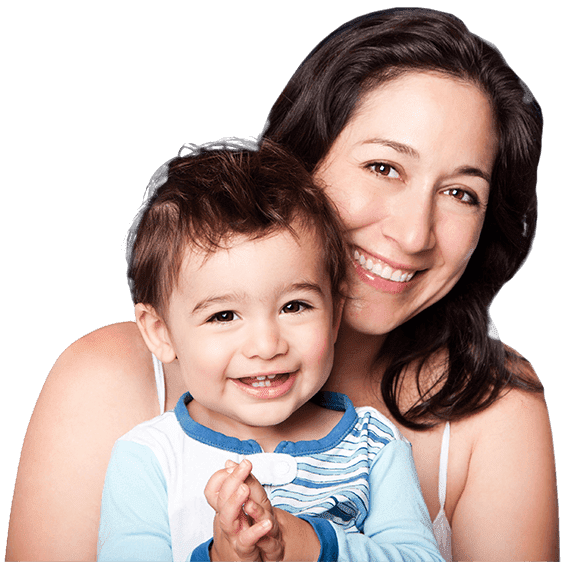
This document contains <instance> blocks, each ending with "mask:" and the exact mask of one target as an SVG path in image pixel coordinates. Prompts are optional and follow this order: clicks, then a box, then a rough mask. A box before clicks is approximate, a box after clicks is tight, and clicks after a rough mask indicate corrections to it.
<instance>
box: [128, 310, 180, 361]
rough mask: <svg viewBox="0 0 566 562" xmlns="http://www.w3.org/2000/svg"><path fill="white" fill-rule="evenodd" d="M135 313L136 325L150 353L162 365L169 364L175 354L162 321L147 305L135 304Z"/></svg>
mask: <svg viewBox="0 0 566 562" xmlns="http://www.w3.org/2000/svg"><path fill="white" fill-rule="evenodd" d="M135 311H136V324H137V325H138V328H139V330H140V332H141V335H142V337H143V339H144V341H145V344H146V345H147V347H148V348H149V350H150V351H151V353H153V355H155V356H156V357H157V358H158V359H159V360H160V361H161V362H162V363H171V361H173V360H174V359H175V358H176V357H177V354H176V353H175V348H174V347H173V342H172V341H171V336H170V334H169V330H168V329H167V325H166V324H165V322H164V320H163V319H162V318H161V316H159V314H157V311H156V310H155V309H154V308H153V306H150V305H148V304H143V303H138V304H136V307H135Z"/></svg>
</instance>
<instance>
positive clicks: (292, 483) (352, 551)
mask: <svg viewBox="0 0 566 562" xmlns="http://www.w3.org/2000/svg"><path fill="white" fill-rule="evenodd" d="M190 400H191V397H190V395H189V394H188V393H187V394H185V395H184V396H183V397H181V399H180V400H179V402H178V404H177V406H176V408H175V410H174V411H172V412H167V413H165V414H163V415H162V416H159V417H157V418H155V419H153V420H150V421H147V422H145V423H142V424H140V425H139V426H137V427H135V428H134V429H133V430H132V431H130V432H129V433H127V434H126V435H125V436H123V437H122V438H120V439H119V440H118V441H117V442H116V445H115V447H114V450H113V453H112V458H111V461H110V464H109V467H108V472H107V476H106V482H105V488H104V494H103V500H102V508H101V523H100V533H99V560H175V561H177V560H208V546H209V544H210V541H211V536H212V527H213V519H214V511H213V510H212V508H211V507H210V506H209V505H208V503H207V502H206V499H205V497H204V488H205V486H206V483H207V482H208V480H209V478H210V477H211V476H212V474H213V473H214V472H216V471H217V470H220V469H221V468H224V464H225V462H226V460H227V459H231V460H233V461H235V462H240V461H241V460H242V459H243V458H248V459H249V460H250V461H251V462H252V465H253V470H252V472H253V474H254V476H255V477H256V478H257V479H258V480H259V481H260V482H261V484H262V485H263V486H264V488H265V490H266V492H267V494H268V497H269V499H270V501H271V503H272V505H273V506H275V507H279V508H281V509H284V510H285V511H288V512H290V513H292V514H294V515H297V516H299V517H301V518H304V519H306V520H307V521H309V523H310V524H311V525H312V526H313V528H314V529H315V531H316V533H317V535H318V537H319V539H320V542H321V553H320V557H319V560H321V561H322V560H324V561H326V560H329V561H330V560H355V561H356V562H363V561H364V560H367V561H370V560H371V561H372V562H373V561H379V560H384V561H385V560H388V561H390V560H393V561H395V560H399V561H401V560H412V561H416V560H434V561H441V560H442V558H441V557H440V554H439V552H438V549H437V546H436V542H435V540H434V537H433V534H432V530H431V523H430V518H429V516H428V511H427V509H426V506H425V504H424V501H423V499H422V495H421V492H420V488H419V484H418V478H417V476H416V471H415V468H414V464H413V460H412V455H411V451H410V445H409V444H408V442H407V441H406V440H405V439H404V438H403V437H402V436H401V434H400V433H399V431H398V430H397V428H396V427H395V426H394V425H393V424H392V423H391V422H390V421H389V420H387V419H386V418H385V417H384V416H382V415H381V414H380V413H379V412H377V411H376V410H375V409H373V408H354V407H353V405H352V403H351V402H350V400H349V399H348V398H347V397H346V396H344V395H342V394H336V393H330V392H321V393H319V394H318V395H317V396H316V397H315V399H314V400H316V401H317V403H318V404H319V405H321V406H323V407H325V408H329V409H332V410H338V411H344V415H343V416H342V418H341V419H340V421H339V422H338V424H337V425H336V426H335V427H334V428H333V429H332V431H331V432H330V433H329V434H328V435H326V436H325V437H324V438H322V439H320V440H317V441H299V442H296V443H294V442H289V441H283V442H281V443H279V445H278V446H277V448H276V449H275V451H274V452H273V453H264V452H263V451H262V449H261V447H260V446H259V444H258V443H257V442H256V441H253V440H247V441H241V440H239V439H236V438H234V437H228V436H226V435H223V434H220V433H218V432H216V431H214V430H211V429H209V428H206V427H204V426H202V425H200V424H198V423H197V422H195V421H194V420H193V419H192V418H191V417H190V415H189V413H188V411H187V407H186V404H187V403H188V402H189V401H190Z"/></svg>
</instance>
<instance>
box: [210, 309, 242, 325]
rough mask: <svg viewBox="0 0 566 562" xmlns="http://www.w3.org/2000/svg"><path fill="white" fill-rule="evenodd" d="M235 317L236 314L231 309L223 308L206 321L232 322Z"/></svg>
mask: <svg viewBox="0 0 566 562" xmlns="http://www.w3.org/2000/svg"><path fill="white" fill-rule="evenodd" d="M236 318H238V315H237V314H236V313H235V312H234V311H232V310H223V311H222V312H217V313H216V314H214V315H213V316H211V317H210V318H209V319H208V320H207V322H223V323H227V322H232V321H233V320H236Z"/></svg>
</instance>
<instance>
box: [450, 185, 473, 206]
mask: <svg viewBox="0 0 566 562" xmlns="http://www.w3.org/2000/svg"><path fill="white" fill-rule="evenodd" d="M443 193H444V194H446V195H450V197H453V198H454V199H457V200H458V201H462V203H466V204H467V205H477V204H478V200H477V198H476V197H474V196H473V195H472V194H471V193H468V192H467V191H464V190H463V189H457V188H455V187H453V188H450V189H447V190H446V191H443Z"/></svg>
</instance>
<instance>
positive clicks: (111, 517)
mask: <svg viewBox="0 0 566 562" xmlns="http://www.w3.org/2000/svg"><path fill="white" fill-rule="evenodd" d="M98 560H100V561H105V560H112V561H122V560H124V561H125V560H128V561H131V562H133V561H142V560H143V561H146V560H159V561H172V560H173V554H172V549H171V533H170V529H169V513H168V502H167V483H166V481H165V477H164V475H163V471H162V469H161V466H160V464H159V462H158V460H157V458H156V456H155V454H154V453H153V451H151V449H150V448H149V447H147V446H145V445H140V444H138V443H133V442H130V441H117V442H116V444H115V445H114V449H113V451H112V457H111V459H110V463H109V465H108V469H107V471H106V480H105V482H104V491H103V494H102V504H101V508H100V528H99V534H98Z"/></svg>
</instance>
